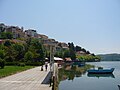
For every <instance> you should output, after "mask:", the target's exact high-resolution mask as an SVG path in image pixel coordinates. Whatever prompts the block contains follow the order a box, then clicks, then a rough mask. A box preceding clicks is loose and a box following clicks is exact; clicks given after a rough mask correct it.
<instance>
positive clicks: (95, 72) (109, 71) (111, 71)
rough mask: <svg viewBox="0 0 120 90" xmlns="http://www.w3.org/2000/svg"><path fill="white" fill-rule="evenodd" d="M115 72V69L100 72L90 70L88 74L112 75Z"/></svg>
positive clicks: (100, 70) (99, 70)
mask: <svg viewBox="0 0 120 90" xmlns="http://www.w3.org/2000/svg"><path fill="white" fill-rule="evenodd" d="M113 71H114V68H111V69H98V70H95V69H90V70H88V73H92V74H111V73H113Z"/></svg>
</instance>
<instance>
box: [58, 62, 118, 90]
mask: <svg viewBox="0 0 120 90" xmlns="http://www.w3.org/2000/svg"><path fill="white" fill-rule="evenodd" d="M87 64H90V65H95V67H103V68H115V70H114V72H113V74H107V75H106V74H105V75H88V73H87V72H86V71H82V70H83V68H82V70H81V69H80V68H81V67H75V68H74V67H73V68H72V69H71V67H70V66H68V67H65V68H63V70H61V71H60V73H61V75H59V76H60V79H61V81H60V83H59V87H58V89H59V90H119V89H118V86H117V85H118V84H120V61H109V62H108V61H102V62H91V63H87ZM79 71H82V73H81V72H79Z"/></svg>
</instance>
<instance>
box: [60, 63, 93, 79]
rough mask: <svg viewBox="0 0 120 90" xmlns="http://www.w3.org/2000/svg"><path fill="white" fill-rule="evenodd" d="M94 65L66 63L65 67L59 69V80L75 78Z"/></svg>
mask: <svg viewBox="0 0 120 90" xmlns="http://www.w3.org/2000/svg"><path fill="white" fill-rule="evenodd" d="M91 67H94V66H93V65H89V64H86V65H85V66H82V67H80V66H79V65H73V64H72V65H70V64H67V65H64V66H63V68H61V69H60V70H59V80H60V81H63V80H66V79H68V80H74V78H75V77H81V76H82V75H83V74H85V73H86V71H87V70H88V69H90V68H91Z"/></svg>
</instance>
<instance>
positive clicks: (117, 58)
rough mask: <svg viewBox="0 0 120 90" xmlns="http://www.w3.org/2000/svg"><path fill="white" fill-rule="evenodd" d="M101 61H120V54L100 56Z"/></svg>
mask: <svg viewBox="0 0 120 90" xmlns="http://www.w3.org/2000/svg"><path fill="white" fill-rule="evenodd" d="M98 56H100V57H101V61H120V54H100V55H98Z"/></svg>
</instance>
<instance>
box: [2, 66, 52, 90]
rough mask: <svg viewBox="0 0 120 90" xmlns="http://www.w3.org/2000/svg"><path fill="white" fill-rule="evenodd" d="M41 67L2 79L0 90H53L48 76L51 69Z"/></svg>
mask: <svg viewBox="0 0 120 90" xmlns="http://www.w3.org/2000/svg"><path fill="white" fill-rule="evenodd" d="M48 68H49V67H48ZM40 69H41V67H36V68H33V69H30V70H27V71H23V72H21V73H17V74H14V75H11V76H8V77H5V78H2V79H0V90H51V87H49V84H48V81H49V78H48V77H47V76H49V75H48V74H49V70H48V71H45V68H44V71H41V70H40Z"/></svg>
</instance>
